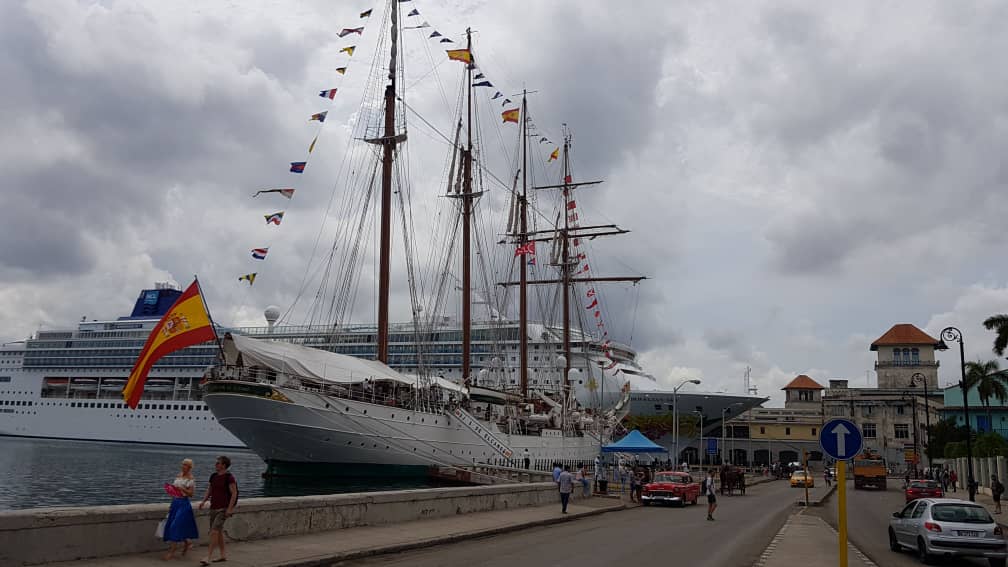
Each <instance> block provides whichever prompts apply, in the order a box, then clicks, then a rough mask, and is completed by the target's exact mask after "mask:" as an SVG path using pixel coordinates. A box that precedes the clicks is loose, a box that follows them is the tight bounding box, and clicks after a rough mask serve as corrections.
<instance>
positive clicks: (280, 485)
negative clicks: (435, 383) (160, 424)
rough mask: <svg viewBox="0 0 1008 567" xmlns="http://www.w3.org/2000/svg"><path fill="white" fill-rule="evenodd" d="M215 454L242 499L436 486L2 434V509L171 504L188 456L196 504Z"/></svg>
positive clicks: (171, 450)
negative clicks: (290, 472)
mask: <svg viewBox="0 0 1008 567" xmlns="http://www.w3.org/2000/svg"><path fill="white" fill-rule="evenodd" d="M218 455H227V456H228V457H229V458H230V459H231V473H232V474H234V476H235V478H236V479H237V481H238V492H239V494H240V498H242V499H244V498H252V497H256V496H301V495H308V494H336V493H343V492H370V491H376V490H397V489H406V488H423V487H426V486H433V484H430V483H427V482H426V481H424V479H419V480H418V479H404V480H400V479H367V478H363V479H360V478H356V479H355V478H341V479H309V480H306V479H264V478H263V477H262V473H263V471H265V470H266V464H265V463H264V462H263V461H262V460H261V459H260V458H259V457H258V456H256V454H255V453H252V452H251V451H248V450H246V449H225V448H220V449H214V448H206V447H190V446H182V445H148V444H136V443H114V442H101V441H63V440H51V439H30V438H20V437H0V510H10V509H23V508H42V507H52V506H98V505H106V504H145V503H158V502H163V503H167V502H169V500H170V497H169V496H168V495H167V494H165V491H164V484H165V483H166V482H171V480H172V479H173V478H175V476H176V475H177V474H178V472H179V469H180V465H181V463H182V459H186V458H188V459H192V460H193V464H194V468H193V476H195V477H196V493H195V496H194V497H193V498H194V500H195V501H197V502H198V501H199V500H200V499H202V498H203V494H204V493H205V492H206V487H207V479H209V478H210V475H211V474H212V473H213V472H214V461H215V460H216V459H217V456H218Z"/></svg>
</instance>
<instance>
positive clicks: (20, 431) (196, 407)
mask: <svg viewBox="0 0 1008 567" xmlns="http://www.w3.org/2000/svg"><path fill="white" fill-rule="evenodd" d="M33 390H37V386H35V387H34V388H33ZM11 397H12V398H15V399H13V400H11V401H16V402H21V403H22V405H20V406H14V407H9V406H5V407H3V408H0V435H2V436H13V437H36V438H45V439H68V440H80V441H117V442H124V443H153V444H166V445H194V446H204V447H244V446H245V445H244V444H243V443H242V442H241V441H239V440H238V439H237V438H236V437H235V436H234V435H232V434H231V433H230V432H228V431H227V430H226V429H224V428H223V427H221V426H220V424H218V423H217V421H216V420H215V419H214V417H213V415H212V414H211V413H210V412H209V411H207V406H206V405H205V404H203V403H200V402H185V403H181V404H180V403H178V402H176V403H174V404H170V405H169V406H168V409H156V408H149V407H145V408H142V409H137V410H131V409H127V408H120V407H118V406H120V405H122V404H121V403H116V402H114V401H110V400H108V399H105V400H95V399H90V400H84V399H81V400H79V401H78V400H68V399H59V400H53V399H48V398H44V397H40V396H39V395H38V393H37V391H35V392H31V391H29V390H25V393H24V394H22V395H19V396H11ZM71 404H73V406H71ZM152 405H153V404H152ZM164 405H165V404H161V406H164ZM176 407H177V408H178V409H172V408H176Z"/></svg>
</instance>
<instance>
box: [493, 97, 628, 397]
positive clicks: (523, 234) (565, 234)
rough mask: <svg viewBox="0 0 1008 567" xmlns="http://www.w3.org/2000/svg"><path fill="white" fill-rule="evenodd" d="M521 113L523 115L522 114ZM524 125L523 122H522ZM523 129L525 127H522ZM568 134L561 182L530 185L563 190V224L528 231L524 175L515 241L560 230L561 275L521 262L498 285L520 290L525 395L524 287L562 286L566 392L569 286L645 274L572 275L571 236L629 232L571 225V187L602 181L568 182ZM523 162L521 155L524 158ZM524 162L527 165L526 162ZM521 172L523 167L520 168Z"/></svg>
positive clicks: (553, 234) (524, 241)
mask: <svg viewBox="0 0 1008 567" xmlns="http://www.w3.org/2000/svg"><path fill="white" fill-rule="evenodd" d="M524 111H525V101H524V98H523V99H522V112H523V113H524ZM523 116H524V114H523ZM523 126H524V123H523ZM523 132H524V130H523ZM570 141H571V137H570V134H569V133H568V132H567V131H566V129H565V132H564V145H563V148H564V177H563V183H561V184H559V185H542V186H537V187H533V189H560V190H562V192H563V205H562V206H563V215H564V220H563V224H562V225H559V223H558V226H557V227H556V228H553V229H550V230H540V231H533V232H529V231H528V227H527V225H526V216H525V215H526V208H525V207H526V204H527V201H526V198H527V183H526V181H525V178H524V177H523V178H522V179H523V182H522V195H521V197H520V199H519V202H520V212H521V229H520V230H519V232H518V234H517V236H518V239H517V240H518V243H519V245H520V246H525V245H527V244H528V243H529V242H549V241H551V240H554V239H555V238H556V237H557V233H559V236H560V239H561V258H560V277H559V278H557V279H544V280H529V279H528V277H527V275H526V271H525V269H526V265H525V264H526V263H525V262H524V261H523V262H522V271H521V279H520V280H519V281H517V282H514V281H511V282H501V283H499V284H498V285H502V286H514V285H517V286H520V287H519V289H520V290H521V294H520V297H521V327H522V333H523V334H522V356H523V358H522V393H523V394H526V395H527V388H528V375H527V370H526V369H525V364H526V363H527V353H526V352H525V347H526V343H527V340H528V339H527V333H525V327H526V326H527V322H528V321H527V316H528V313H527V303H526V290H527V288H528V286H530V285H557V284H559V285H561V286H562V289H563V341H564V356H565V357H566V359H567V360H566V363H565V364H564V377H563V384H564V390H565V391H569V389H570V378H569V374H570V369H571V366H572V362H571V339H570V296H571V292H572V288H573V287H574V285H575V284H578V283H596V282H631V283H634V284H636V283H637V282H639V281H641V280H645V279H647V278H646V277H645V276H615V277H595V276H586V277H580V276H576V275H572V274H571V271H570V270H571V266H573V265H576V264H577V262H575V261H572V260H573V259H572V258H571V257H570V241H571V239H594V238H597V237H599V236H610V235H616V234H626V233H628V232H630V231H629V230H625V229H622V228H619V227H618V226H616V225H612V224H606V225H593V226H575V227H572V226H570V218H569V217H568V213H567V210H568V209H567V206H568V204H569V203H570V202H571V197H572V196H573V194H574V189H576V188H578V187H583V186H588V185H597V184H599V183H602V181H582V182H578V183H573V182H572V181H571V172H570ZM526 144H527V140H526V139H525V136H524V135H523V145H522V150H523V151H526V150H527V148H526ZM523 161H524V157H523ZM526 165H527V164H526ZM523 173H524V169H523Z"/></svg>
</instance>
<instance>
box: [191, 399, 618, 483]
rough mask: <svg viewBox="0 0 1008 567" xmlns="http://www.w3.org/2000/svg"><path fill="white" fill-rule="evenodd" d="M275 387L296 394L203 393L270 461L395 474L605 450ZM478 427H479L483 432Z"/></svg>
mask: <svg viewBox="0 0 1008 567" xmlns="http://www.w3.org/2000/svg"><path fill="white" fill-rule="evenodd" d="M274 389H275V390H276V391H278V392H281V393H282V394H283V395H284V396H285V397H287V398H288V399H289V400H290V401H278V400H275V399H270V398H267V397H262V396H253V395H244V394H234V393H217V392H211V393H208V394H206V395H205V399H206V401H207V403H208V404H209V405H210V407H211V409H212V411H213V413H214V415H216V416H217V418H218V420H219V421H220V423H221V424H222V425H223V426H224V427H226V428H227V429H228V430H230V431H232V432H233V433H234V434H235V435H236V436H237V437H238V438H240V439H242V440H243V441H245V443H246V444H247V445H248V447H249V448H250V449H252V450H253V451H255V452H256V454H258V455H259V456H260V457H262V458H263V459H264V460H265V461H266V462H267V463H269V464H270V466H271V469H277V470H291V467H297V466H307V467H311V466H313V465H328V466H331V469H330V470H336V471H339V470H344V471H346V472H347V474H353V473H354V472H359V471H362V470H365V469H366V468H367V469H369V470H370V469H374V470H381V469H382V468H387V467H394V468H392V469H386V472H389V473H390V474H395V472H393V471H399V472H405V471H403V470H402V469H409V468H417V469H419V468H423V469H426V468H428V467H432V466H464V465H471V464H474V463H490V464H500V465H506V466H508V465H509V466H523V463H522V460H523V458H524V456H525V455H526V450H527V455H528V457H529V459H531V460H532V461H533V463H532V465H533V467H534V468H539V469H545V470H548V469H549V468H551V467H552V463H553V462H554V461H558V462H562V463H565V464H570V465H572V466H575V465H576V464H577V463H579V462H584V463H588V462H591V461H593V460H594V459H595V457H596V456H598V455H599V450H600V441H599V439H598V437H597V436H595V435H593V434H591V433H585V434H584V435H581V436H563V435H561V433H560V431H559V430H544V431H543V432H542V435H534V436H533V435H510V434H507V433H505V432H502V431H500V430H499V428H498V427H497V425H496V424H490V423H487V422H484V421H481V420H477V421H478V425H477V426H476V427H475V429H474V428H473V427H470V426H467V425H466V424H465V418H468V417H470V416H468V415H465V416H464V417H463V418H461V419H460V418H459V417H456V416H454V415H450V414H445V413H432V412H422V411H415V410H407V409H403V408H396V407H389V406H384V405H380V404H372V403H366V402H361V401H357V400H349V399H341V398H333V397H330V396H325V395H322V394H315V393H310V392H304V391H302V390H293V389H289V388H277V387H274ZM477 431H480V433H477Z"/></svg>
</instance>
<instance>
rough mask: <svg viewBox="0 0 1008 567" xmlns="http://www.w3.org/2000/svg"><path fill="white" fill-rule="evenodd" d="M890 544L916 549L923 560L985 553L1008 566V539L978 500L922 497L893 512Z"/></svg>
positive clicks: (995, 565) (996, 564) (996, 565)
mask: <svg viewBox="0 0 1008 567" xmlns="http://www.w3.org/2000/svg"><path fill="white" fill-rule="evenodd" d="M889 548H890V549H892V550H893V551H901V550H903V549H904V548H906V549H911V550H914V551H915V552H916V553H917V557H918V559H920V561H921V563H929V562H930V561H931V560H932V559H934V558H937V557H984V558H986V559H987V561H988V562H990V565H991V567H1005V559H1006V558H1008V542H1006V541H1005V538H1004V534H1003V533H1002V531H1001V526H999V525H998V524H997V522H995V521H994V519H993V518H991V515H990V514H989V513H988V512H987V509H986V508H984V507H983V506H981V505H979V504H975V503H973V502H967V501H965V500H956V499H954V498H920V499H917V500H914V501H913V502H910V503H909V504H907V505H906V506H905V507H904V508H903V510H901V511H899V512H893V517H892V518H891V519H890V520H889Z"/></svg>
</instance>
